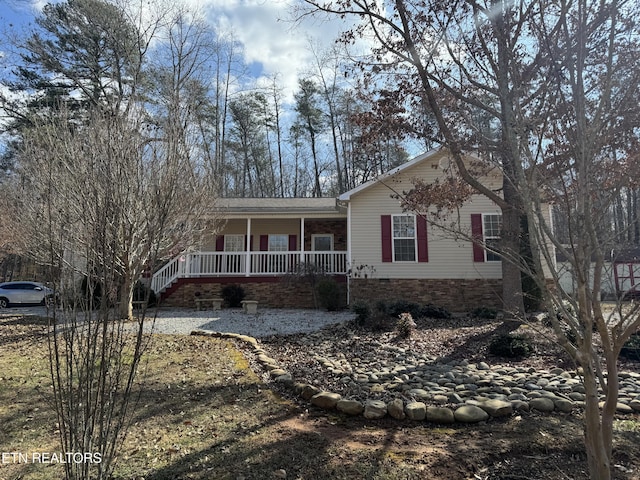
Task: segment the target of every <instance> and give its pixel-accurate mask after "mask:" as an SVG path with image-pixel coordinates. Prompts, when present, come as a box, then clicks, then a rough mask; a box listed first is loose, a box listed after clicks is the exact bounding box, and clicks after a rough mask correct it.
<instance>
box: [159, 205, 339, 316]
mask: <svg viewBox="0 0 640 480" xmlns="http://www.w3.org/2000/svg"><path fill="white" fill-rule="evenodd" d="M221 202H222V203H221V205H219V207H218V208H219V212H218V213H217V215H218V218H222V226H220V227H218V228H216V230H215V231H213V230H212V231H211V232H210V233H209V234H208V235H205V236H204V237H203V238H202V239H201V243H200V245H198V246H194V247H195V248H194V249H193V250H195V251H188V252H184V253H182V254H180V255H178V256H176V257H175V258H173V259H172V260H171V261H169V262H168V263H167V264H166V265H164V266H163V267H162V268H160V269H159V270H157V271H156V272H155V273H154V275H153V277H152V279H151V288H152V289H153V291H154V292H155V293H156V294H158V295H160V296H161V297H162V299H163V301H165V300H167V297H170V296H178V297H184V296H185V294H186V293H185V291H184V290H185V289H186V288H187V284H189V285H192V286H193V285H205V284H224V283H242V284H245V285H248V284H255V285H261V286H260V288H259V289H258V290H260V291H263V290H264V289H265V288H266V286H265V284H268V283H270V284H274V283H277V282H280V283H286V281H287V280H289V279H293V280H294V282H293V283H295V278H296V275H298V274H300V273H301V272H313V273H317V274H322V275H327V276H332V277H334V278H342V279H344V278H345V276H346V273H347V271H348V261H349V260H348V257H349V255H348V242H347V218H346V217H347V216H346V210H345V209H344V207H342V206H340V205H339V204H338V203H337V201H336V200H335V199H327V198H287V199H282V198H278V199H269V198H233V199H223V200H221ZM281 281H283V282H281ZM342 281H344V280H342ZM298 283H300V282H299V281H298ZM188 288H196V290H197V288H199V287H188ZM211 288H212V289H213V290H216V289H217V287H215V288H214V287H211ZM270 288H271V287H270ZM178 290H182V291H181V292H178ZM196 290H194V293H199V292H197V291H196ZM263 293H264V294H265V296H266V290H265V291H264V292H263ZM272 293H273V292H272ZM187 296H188V295H187ZM174 300H177V299H174ZM184 300H186V303H187V304H189V303H192V301H191V302H189V300H188V299H186V297H185V298H184ZM310 306H311V305H310Z"/></svg>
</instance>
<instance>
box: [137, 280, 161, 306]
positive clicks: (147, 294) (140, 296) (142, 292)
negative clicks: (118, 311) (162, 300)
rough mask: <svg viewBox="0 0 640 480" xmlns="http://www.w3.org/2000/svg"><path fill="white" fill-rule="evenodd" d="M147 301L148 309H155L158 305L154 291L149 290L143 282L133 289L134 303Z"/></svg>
mask: <svg viewBox="0 0 640 480" xmlns="http://www.w3.org/2000/svg"><path fill="white" fill-rule="evenodd" d="M145 299H148V300H147V306H148V307H155V306H156V305H157V303H158V298H157V297H156V294H155V292H154V291H153V290H151V289H150V288H148V287H147V286H146V285H144V284H143V283H142V282H137V283H136V284H135V286H134V287H133V301H134V302H142V301H144V300H145Z"/></svg>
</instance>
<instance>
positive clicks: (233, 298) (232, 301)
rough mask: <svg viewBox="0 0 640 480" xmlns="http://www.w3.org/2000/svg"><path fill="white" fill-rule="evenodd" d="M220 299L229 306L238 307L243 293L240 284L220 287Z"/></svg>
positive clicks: (243, 295) (242, 298)
mask: <svg viewBox="0 0 640 480" xmlns="http://www.w3.org/2000/svg"><path fill="white" fill-rule="evenodd" d="M221 294H222V299H223V300H224V303H225V304H226V305H227V306H228V307H229V308H238V307H240V306H241V305H242V300H244V297H245V293H244V288H242V287H241V286H240V285H226V286H225V287H224V288H223V289H222V292H221Z"/></svg>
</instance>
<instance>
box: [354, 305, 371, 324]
mask: <svg viewBox="0 0 640 480" xmlns="http://www.w3.org/2000/svg"><path fill="white" fill-rule="evenodd" d="M351 311H353V313H355V314H356V324H357V325H359V326H362V325H364V324H365V323H366V322H367V320H369V318H370V317H371V308H369V305H367V304H366V303H364V302H356V303H354V304H353V305H352V306H351Z"/></svg>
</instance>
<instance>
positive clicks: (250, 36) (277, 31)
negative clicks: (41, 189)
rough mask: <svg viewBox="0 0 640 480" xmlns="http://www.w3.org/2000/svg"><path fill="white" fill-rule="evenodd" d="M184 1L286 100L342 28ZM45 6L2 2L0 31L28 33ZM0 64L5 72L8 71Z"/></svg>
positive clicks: (218, 0)
mask: <svg viewBox="0 0 640 480" xmlns="http://www.w3.org/2000/svg"><path fill="white" fill-rule="evenodd" d="M52 1H54V2H58V1H60V0H52ZM182 1H184V2H185V3H186V4H188V6H189V8H191V9H194V10H199V11H200V12H202V14H203V15H204V16H205V18H206V20H207V21H208V23H210V24H211V25H212V26H214V27H216V30H218V31H225V32H232V33H233V36H234V38H235V40H236V41H238V42H240V43H241V44H242V45H243V46H244V56H245V58H244V60H245V63H246V64H247V65H249V66H250V74H252V75H253V76H254V77H259V76H262V77H264V78H269V77H272V76H273V75H275V74H278V80H279V83H280V85H281V86H283V87H284V89H285V92H286V95H285V96H287V97H290V95H291V92H292V91H293V90H294V89H295V86H296V84H297V78H298V75H299V73H300V72H301V71H304V70H305V69H308V68H309V67H310V65H311V64H312V63H313V61H314V59H313V55H312V53H311V52H310V49H309V43H310V42H312V43H313V44H315V45H317V44H320V45H321V48H322V45H324V46H325V47H327V48H328V47H329V46H330V45H331V44H332V43H333V40H334V39H335V38H336V37H337V36H338V34H339V32H340V30H341V29H344V28H346V24H345V23H343V22H342V21H340V20H339V19H334V20H332V21H331V22H326V21H324V22H323V21H320V20H315V21H312V20H307V21H305V22H304V23H302V24H296V23H294V22H293V21H292V9H291V6H292V4H293V3H295V2H297V1H298V0H182ZM46 3H47V2H46V1H45V0H0V29H1V30H2V31H3V32H4V31H7V30H9V31H14V32H20V31H21V30H22V29H23V28H28V25H29V23H32V22H33V20H34V18H35V15H37V13H38V12H39V11H40V10H41V9H42V7H43V6H44V5H45V4H46ZM5 48H8V46H7V45H0V55H3V56H4V52H5V50H4V49H5ZM0 61H2V59H0ZM4 63H5V65H4V66H3V67H4V69H5V71H6V69H7V68H10V66H9V65H7V62H6V61H5V62H4ZM1 74H2V73H1V70H0V75H1Z"/></svg>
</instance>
